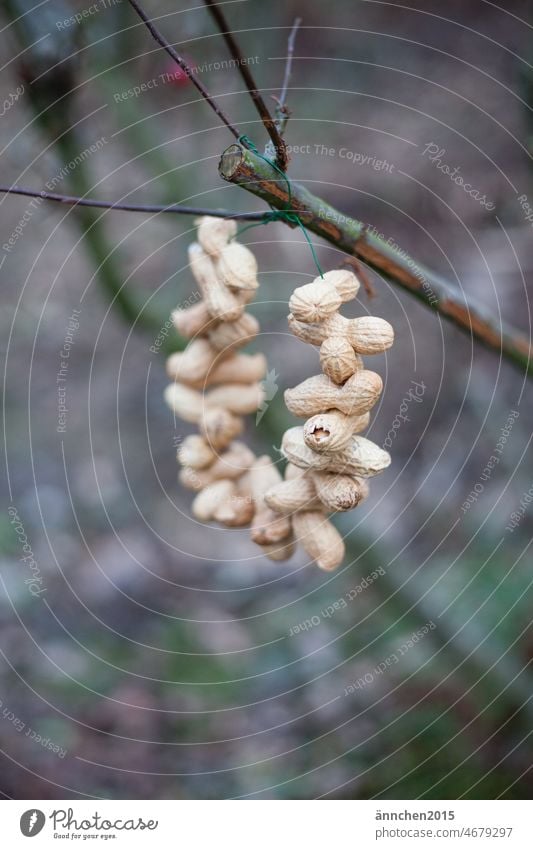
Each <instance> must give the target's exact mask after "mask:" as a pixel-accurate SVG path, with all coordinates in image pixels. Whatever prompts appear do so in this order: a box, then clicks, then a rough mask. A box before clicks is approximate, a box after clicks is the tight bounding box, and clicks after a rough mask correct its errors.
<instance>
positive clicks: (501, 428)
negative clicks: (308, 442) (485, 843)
mask: <svg viewBox="0 0 533 849" xmlns="http://www.w3.org/2000/svg"><path fill="white" fill-rule="evenodd" d="M146 5H147V10H148V12H149V14H150V15H151V16H153V17H154V18H155V19H157V24H158V26H159V27H160V29H161V30H162V31H163V32H164V33H165V35H166V36H167V37H168V39H169V40H170V41H171V42H172V43H173V44H175V45H176V46H177V49H178V50H179V51H181V52H183V54H184V55H185V56H186V57H187V58H188V60H189V62H190V63H191V64H192V65H193V66H194V67H195V68H196V69H197V73H198V74H199V75H201V79H202V81H203V82H204V83H205V85H206V86H207V87H208V89H209V90H210V91H211V92H212V93H213V94H214V95H217V96H219V97H220V103H221V104H222V105H223V108H224V110H225V111H226V112H227V113H228V114H229V115H230V116H231V118H232V120H233V121H234V122H235V123H236V124H237V125H238V127H239V128H240V129H241V130H242V131H243V132H245V133H247V134H248V135H249V136H251V137H252V138H253V139H254V141H255V142H256V144H257V145H258V147H260V148H261V147H262V145H264V144H265V143H266V141H267V139H266V137H265V133H264V130H263V128H262V125H261V124H260V122H259V121H258V118H257V116H256V113H255V112H254V109H253V106H252V104H251V102H250V98H249V96H248V95H247V93H246V92H245V91H243V85H242V82H241V80H240V77H239V75H238V72H237V71H236V70H235V69H234V68H231V67H228V64H227V62H228V59H229V56H228V54H227V52H226V49H225V46H224V43H223V41H222V39H221V37H220V35H219V34H218V32H217V31H216V29H215V27H214V24H213V22H212V20H211V18H210V16H209V14H208V12H207V11H206V9H205V8H204V6H203V5H202V4H201V3H199V4H197V6H193V7H188V4H177V6H178V7H176V4H173V3H169V2H163V0H146ZM500 6H501V7H499V6H498V4H497V3H492V2H491V3H489V2H485V0H472V2H470V3H468V4H465V3H463V2H459V0H452V2H450V3H447V4H446V7H445V9H444V7H443V6H442V4H441V3H437V2H436V0H427V1H426V0H424V2H422V0H411V2H410V3H409V4H404V3H396V2H380V0H361V2H353V0H333V2H330V3H328V4H323V3H319V2H317V0H307V2H305V3H304V2H302V0H287V2H285V3H270V4H265V3H258V2H254V0H248V1H247V2H246V1H245V2H230V3H227V4H225V6H224V9H225V12H226V15H227V17H228V19H229V21H230V22H231V24H232V26H233V27H234V28H235V30H236V32H237V35H238V39H239V42H240V45H241V49H242V52H243V54H244V55H245V57H248V58H249V59H250V66H251V70H252V71H253V73H254V75H255V77H256V79H257V81H258V84H259V86H260V88H261V89H262V90H263V92H264V94H265V96H268V95H270V94H273V95H276V94H279V89H280V86H281V81H282V78H283V72H284V66H285V57H286V53H287V37H288V34H289V31H290V27H291V26H292V22H293V20H294V18H295V17H296V16H301V17H302V18H303V23H302V26H301V29H300V31H299V33H298V36H297V42H296V50H295V59H294V65H293V74H292V80H291V86H290V90H289V98H288V103H289V106H290V109H291V110H292V117H291V118H290V121H289V124H288V128H287V131H286V139H287V142H288V144H289V145H290V146H295V150H296V147H297V148H298V149H299V152H294V153H293V156H292V161H291V164H290V171H289V173H290V176H291V177H292V179H295V180H299V181H301V182H303V183H304V184H305V185H307V186H308V187H309V188H310V189H311V190H312V191H313V192H315V193H316V194H319V195H320V196H321V197H323V198H325V199H326V200H327V201H329V202H331V203H333V204H334V205H335V206H336V207H337V208H338V209H340V210H342V212H343V213H345V214H346V215H348V216H353V217H355V218H357V219H360V220H362V221H364V222H367V223H368V224H369V226H371V227H375V228H376V230H377V231H378V232H380V233H383V234H385V237H386V238H391V240H393V241H394V242H395V243H396V244H398V245H399V246H400V247H401V249H402V250H405V251H406V252H407V254H408V255H409V256H412V257H414V258H415V259H416V260H417V261H420V262H422V263H425V264H426V265H427V266H429V267H430V268H432V269H434V270H435V271H437V272H439V273H441V274H442V275H443V276H444V277H446V278H447V279H448V280H450V281H451V282H452V283H454V284H455V285H456V286H459V287H460V288H461V289H462V290H463V291H464V292H465V293H466V294H467V295H468V296H469V297H473V298H476V299H478V301H479V302H481V303H482V304H483V305H484V306H485V307H486V309H487V310H488V311H489V312H490V313H491V314H492V315H493V316H494V318H495V321H496V322H498V321H500V320H505V321H510V322H512V323H514V324H516V325H517V326H518V327H519V328H520V329H521V330H522V331H523V332H524V333H526V334H528V335H529V333H530V318H531V316H530V307H529V298H530V296H531V271H532V267H533V251H532V230H531V226H532V225H531V223H530V222H528V220H527V208H526V207H525V206H524V204H526V203H531V204H533V176H532V175H533V171H532V167H531V139H532V138H533V121H532V118H531V115H532V112H531V106H532V105H533V76H532V74H533V69H532V64H531V63H532V62H533V53H532V51H531V29H532V26H533V17H532V10H531V6H530V5H529V4H527V3H526V2H525V0H524V2H519V0H516V2H513V0H509V2H507V3H505V6H504V5H503V4H500ZM0 50H1V55H2V58H3V63H2V70H1V73H0V87H1V95H0V104H2V105H1V106H0V113H1V116H2V118H1V122H0V145H1V158H2V159H1V161H2V168H1V173H2V182H3V183H5V184H12V183H16V184H19V185H23V186H30V187H33V188H36V189H41V188H45V187H48V189H51V190H52V191H56V192H60V193H64V194H73V195H84V194H88V195H89V196H90V197H97V198H100V199H104V200H119V199H121V200H123V201H127V202H133V201H135V202H139V203H171V202H181V203H188V204H196V205H205V206H209V207H225V208H228V209H239V210H257V209H262V206H261V204H260V203H259V202H258V201H257V200H256V199H255V198H254V197H253V196H252V195H250V194H248V193H246V192H245V191H242V190H241V189H239V188H237V187H234V186H230V185H228V184H225V183H222V181H221V180H220V178H219V176H218V172H217V163H218V159H219V157H220V154H221V152H222V151H223V150H224V149H225V148H226V147H227V146H228V145H229V144H231V143H232V141H233V139H232V137H231V135H230V134H229V133H228V131H227V130H226V129H225V128H224V127H223V126H222V125H221V124H220V123H219V122H218V120H217V118H216V116H215V115H214V114H213V113H212V112H211V111H210V110H209V108H208V107H207V106H206V104H205V103H204V102H202V101H201V100H199V96H198V93H197V91H196V89H194V88H193V87H192V86H191V84H190V83H189V82H188V81H186V80H185V79H184V78H183V76H182V74H181V73H180V72H179V71H176V68H174V67H173V66H172V64H169V61H170V60H168V57H166V56H165V54H164V53H163V52H162V51H161V49H160V48H159V47H158V46H157V44H156V43H155V42H154V41H153V40H152V39H151V37H150V35H149V33H148V32H147V30H146V28H145V27H144V26H143V25H142V24H141V23H140V21H139V19H138V18H137V17H136V16H135V14H134V13H133V12H132V10H131V8H130V7H129V5H128V3H127V2H126V0H95V2H94V3H93V4H91V3H89V2H87V1H86V0H76V2H69V3H68V4H65V3H62V2H55V0H46V2H44V3H38V4H35V2H29V0H6V2H4V3H3V4H2V10H1V18H0ZM143 86H144V87H143ZM134 87H138V88H140V89H141V90H140V91H137V90H136V89H134ZM435 146H436V151H437V152H438V155H436V154H435ZM432 154H433V159H432V158H431V156H432ZM372 159H373V162H371V160H372ZM376 163H381V164H379V167H378V166H376ZM444 164H446V165H447V166H448V173H447V172H446V169H443V168H440V167H439V165H444ZM454 169H458V170H457V171H456V172H455V173H460V174H461V175H462V176H463V177H464V180H465V182H467V183H468V184H469V185H470V186H471V187H472V192H471V193H470V194H469V193H467V192H465V190H464V189H463V188H461V186H460V185H458V184H457V183H456V182H454V181H453V180H452V179H451V178H450V171H453V170H454ZM524 196H525V200H524ZM483 199H484V200H483ZM0 232H1V236H0V243H1V245H2V248H1V250H0V276H1V282H2V293H3V295H2V304H3V309H2V310H1V312H0V323H1V330H2V353H3V355H4V361H5V368H4V385H3V401H4V423H5V444H6V450H5V455H4V462H5V467H6V475H5V476H4V478H3V481H4V482H3V485H2V486H3V502H4V508H3V510H2V512H1V514H0V542H1V552H2V554H1V565H0V576H1V580H2V593H1V597H0V701H1V704H0V750H1V755H0V757H1V770H0V776H1V777H0V791H1V792H2V794H3V795H4V796H5V797H8V798H9V797H15V798H34V799H38V798H43V799H46V798H91V797H96V798H139V799H142V798H157V799H169V798H196V799H212V798H242V797H245V798H276V799H278V798H279V799H310V798H316V797H325V798H388V799H401V798H405V799H414V798H442V799H445V798H459V797H460V798H473V799H476V798H497V797H498V798H499V797H502V798H509V799H513V798H517V799H518V798H527V797H528V795H530V794H531V790H532V781H531V773H530V769H531V766H532V758H531V747H530V744H529V740H530V735H531V731H532V722H533V702H532V689H531V684H532V674H531V671H530V663H531V660H532V657H533V633H532V631H531V628H530V621H531V553H530V543H531V533H532V526H533V522H532V519H533V469H532V464H531V462H530V459H529V453H528V447H529V443H530V440H531V435H532V427H531V420H532V415H531V414H532V413H533V406H532V403H531V383H529V382H528V380H527V378H526V377H525V375H524V374H523V373H521V371H520V369H517V368H515V367H513V366H512V365H509V364H508V363H506V362H504V361H501V360H500V358H499V357H498V355H497V354H495V353H493V352H489V351H485V350H483V349H482V348H481V347H480V346H479V345H477V344H474V343H473V341H472V340H471V339H470V338H469V336H468V334H465V333H463V332H461V331H459V330H458V329H456V328H455V327H454V326H452V325H450V324H448V323H446V322H443V321H441V320H440V318H439V316H438V315H437V314H435V313H433V312H432V311H431V310H429V309H427V308H426V307H424V306H422V305H420V304H419V303H417V302H416V301H415V299H413V298H412V297H410V296H409V295H407V294H405V293H404V292H402V291H401V290H399V289H398V288H397V287H394V286H392V285H391V284H390V283H388V282H387V281H386V280H384V279H380V277H379V276H378V275H376V274H373V273H372V274H370V277H371V280H372V284H373V287H374V289H375V293H376V296H375V298H373V299H369V298H368V296H367V295H365V293H364V292H363V293H362V294H361V295H360V298H359V300H358V302H357V304H355V305H350V306H349V308H348V309H347V310H346V313H345V314H347V315H354V316H355V315H363V314H365V313H372V314H376V315H380V316H382V317H384V318H386V319H388V320H389V321H391V322H392V323H393V324H394V327H395V330H396V343H395V345H394V347H393V349H391V351H389V352H388V353H387V355H386V356H385V355H383V356H381V357H377V358H374V359H373V360H372V368H374V369H375V370H377V371H379V373H380V374H381V375H382V377H383V379H384V382H385V389H384V393H383V397H382V401H381V403H380V405H379V407H376V408H375V415H373V419H372V425H371V428H370V431H369V434H368V435H369V437H370V438H371V439H373V440H374V441H375V442H376V443H377V444H379V445H384V444H388V443H386V440H387V439H389V441H392V447H391V449H390V450H391V453H392V456H393V463H392V465H391V467H390V468H389V469H388V470H387V472H386V473H385V474H383V475H381V476H380V477H378V478H376V479H374V480H373V481H372V485H371V497H370V498H369V499H368V501H367V502H366V503H365V504H364V505H363V506H362V507H360V508H359V509H358V510H357V511H356V512H355V513H351V514H345V515H343V516H340V517H337V518H336V519H335V523H336V524H337V527H338V528H339V529H340V530H341V531H342V532H343V534H345V535H346V543H347V546H348V555H347V557H346V560H345V563H344V564H343V566H342V567H341V568H340V569H339V570H338V571H337V572H335V573H333V574H328V573H323V572H320V571H319V570H318V569H317V568H316V567H314V566H312V565H309V564H308V563H307V559H306V558H305V556H304V555H303V553H298V554H297V555H296V556H295V557H294V558H293V559H292V560H290V561H288V562H287V563H282V564H280V563H272V562H270V561H268V560H266V559H264V558H263V557H262V556H261V555H259V554H258V553H257V550H256V548H255V547H254V546H253V544H252V543H251V542H250V540H249V537H248V533H247V532H246V531H245V530H242V531H241V530H232V531H230V530H223V531H222V530H221V529H220V528H218V527H215V526H213V527H211V526H200V525H199V524H198V523H196V522H195V521H194V520H193V519H192V518H191V516H190V511H189V508H190V501H191V494H190V493H189V492H186V491H184V490H182V489H181V488H180V487H179V486H178V484H177V468H176V462H175V451H176V446H177V445H178V444H179V442H180V440H181V439H182V438H183V435H184V434H186V433H188V432H190V431H191V429H190V428H189V426H185V425H182V424H180V423H179V422H176V421H174V419H173V417H172V415H171V413H170V412H169V410H168V409H167V408H166V407H165V404H164V402H163V399H162V394H163V390H164V387H165V385H166V383H167V378H166V375H165V367H164V365H165V355H166V353H168V352H169V351H172V350H177V349H179V347H180V344H182V343H181V341H180V340H179V339H178V337H177V335H176V334H175V332H174V331H173V330H169V316H170V312H171V310H172V309H173V308H175V307H176V306H177V305H180V304H181V305H183V304H185V303H186V302H187V299H188V298H190V296H191V293H194V291H195V284H194V282H193V279H192V276H191V273H190V271H189V270H188V268H187V252H186V248H187V245H188V244H189V243H190V242H191V241H192V240H193V238H194V222H193V220H192V219H190V218H186V217H181V216H174V215H138V214H133V213H128V212H119V211H107V212H106V211H102V210H91V209H81V208H78V209H73V208H70V207H64V206H60V205H58V204H52V203H47V202H45V201H43V202H40V201H38V200H37V201H35V200H33V201H32V200H31V199H30V198H27V197H15V196H7V195H3V196H2V197H1V199H0ZM242 239H243V241H244V242H245V243H246V244H248V245H250V246H251V247H252V249H253V250H254V252H255V253H256V256H257V258H258V262H259V267H260V282H261V288H260V290H259V296H258V298H257V303H256V304H255V305H253V307H252V311H253V312H254V314H255V315H256V316H257V318H258V319H259V320H260V322H261V328H262V333H261V335H260V336H259V338H258V339H257V340H256V341H255V342H254V344H253V345H252V346H250V348H251V349H253V350H263V351H265V352H266V353H267V355H268V359H269V367H270V368H271V369H274V370H275V372H276V386H277V388H278V391H277V393H273V394H274V398H273V399H272V401H271V403H270V405H269V407H268V410H267V413H266V414H265V416H264V417H263V419H262V420H261V422H260V424H259V426H258V427H256V426H255V424H254V422H253V421H252V422H251V423H250V425H249V428H248V432H247V440H248V441H249V443H250V444H251V445H252V446H253V448H254V450H255V451H256V452H258V453H262V452H265V451H266V452H268V453H270V454H272V455H274V456H275V449H276V447H278V446H279V444H280V438H281V434H282V432H283V430H284V429H285V428H286V427H287V426H290V425H291V424H294V423H295V422H294V420H293V419H292V418H291V417H290V415H289V414H288V413H287V411H286V410H285V408H284V405H283V392H282V390H283V389H284V388H286V387H288V386H293V385H294V384H296V383H297V382H299V381H300V380H303V379H305V378H306V377H308V376H310V375H311V374H314V373H316V372H317V371H318V353H317V352H316V351H315V350H314V349H312V348H311V347H309V346H304V345H303V344H302V343H300V342H298V340H296V339H294V338H293V337H291V336H290V335H289V333H288V329H287V324H286V315H287V312H288V309H287V300H288V297H289V295H290V293H291V291H292V289H293V288H294V287H295V286H297V285H302V284H303V283H305V282H308V281H310V280H311V279H313V278H314V277H315V275H316V270H315V267H314V263H313V259H312V256H311V253H310V251H309V248H308V246H307V245H306V243H305V240H304V238H303V235H302V234H301V232H298V231H296V230H292V229H289V228H287V227H285V226H284V225H283V224H281V223H276V224H269V225H267V226H260V227H255V228H253V229H250V230H248V231H247V232H246V233H243V236H242ZM314 242H315V247H316V251H317V254H318V258H319V261H320V263H321V264H322V266H323V267H324V268H334V267H336V266H337V265H338V264H339V263H340V262H341V261H342V258H343V257H342V254H340V253H339V252H338V251H337V250H335V249H334V248H333V247H332V246H329V245H326V244H325V243H322V242H320V241H319V240H316V239H315V240H314ZM65 353H66V354H68V356H65ZM65 363H66V365H65ZM417 386H418V391H417V390H416V387H417ZM414 395H416V396H417V397H416V398H414V397H413V396H414ZM405 405H407V413H406V406H405ZM400 410H402V411H403V415H404V419H402V422H401V426H400V427H396V429H394V428H393V423H394V421H395V418H396V417H397V415H398V413H399V412H400ZM251 418H253V417H251ZM389 434H391V435H390V436H389ZM495 457H496V458H497V460H494V458H495ZM491 458H493V459H492V460H491ZM413 635H417V636H416V637H413Z"/></svg>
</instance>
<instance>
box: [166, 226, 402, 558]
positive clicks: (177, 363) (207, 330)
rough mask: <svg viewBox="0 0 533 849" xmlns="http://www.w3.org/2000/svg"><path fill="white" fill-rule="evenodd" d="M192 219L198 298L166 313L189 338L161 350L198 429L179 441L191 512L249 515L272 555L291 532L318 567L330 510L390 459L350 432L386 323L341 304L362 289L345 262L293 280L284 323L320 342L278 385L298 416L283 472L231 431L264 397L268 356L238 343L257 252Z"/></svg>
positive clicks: (182, 406) (179, 402)
mask: <svg viewBox="0 0 533 849" xmlns="http://www.w3.org/2000/svg"><path fill="white" fill-rule="evenodd" d="M197 226H198V230H197V238H198V241H197V242H194V243H193V244H192V245H190V247H189V260H190V266H191V270H192V273H193V275H194V277H195V279H196V282H197V283H198V286H199V289H200V292H201V295H202V300H201V301H199V302H198V303H196V304H194V306H192V307H189V308H187V309H179V310H175V311H174V313H173V314H172V319H173V322H174V325H175V327H176V328H177V330H178V331H179V333H180V334H181V335H182V336H184V337H185V338H187V339H189V340H190V341H189V343H188V345H187V347H186V349H185V350H184V351H183V352H180V353H176V354H172V355H171V356H170V357H169V358H168V360H167V373H168V375H169V377H170V378H172V381H173V382H172V383H171V384H170V385H169V386H168V387H167V388H166V390H165V399H166V401H167V403H168V405H169V406H170V407H171V409H172V410H173V411H174V413H175V414H176V415H177V416H179V417H180V418H182V419H183V420H184V421H186V422H190V423H193V424H196V425H197V426H198V429H199V433H198V434H193V435H191V436H188V437H186V438H185V439H184V440H183V442H182V444H181V446H180V448H179V449H178V461H179V463H180V465H181V466H182V469H181V472H180V476H179V477H180V481H181V483H182V484H183V486H185V487H187V488H188V489H191V490H193V491H195V492H196V493H197V495H196V496H195V498H194V500H193V503H192V512H193V515H194V516H195V518H196V519H198V520H199V521H201V522H210V521H213V520H214V521H217V522H219V523H221V524H222V525H224V526H226V527H246V526H248V525H250V527H251V538H252V541H253V542H254V543H256V544H257V545H259V546H260V547H261V549H262V551H263V553H264V554H265V555H266V556H267V557H269V558H270V559H272V560H285V559H287V558H288V557H290V556H291V555H292V553H293V552H294V550H295V547H296V542H299V543H301V545H302V546H303V548H304V550H305V551H306V553H307V554H308V555H309V557H311V558H312V559H313V560H316V562H317V565H318V566H319V567H320V568H322V569H326V570H331V569H335V568H336V567H337V566H339V565H340V563H341V562H342V560H343V558H344V553H345V547H344V543H343V540H342V537H341V535H340V534H339V532H338V531H337V530H336V528H335V527H334V525H333V524H332V523H331V522H330V521H329V519H328V516H327V514H329V513H334V512H339V511H346V510H351V509H353V508H354V507H357V505H358V504H360V503H361V502H362V501H363V500H364V499H365V498H366V497H367V495H368V484H367V481H366V479H367V478H369V477H372V476H374V475H376V474H378V473H379V472H381V471H383V470H384V469H385V468H386V467H387V466H388V465H389V463H390V456H389V454H388V453H387V452H386V451H383V450H382V449H381V448H379V447H378V446H377V445H375V444H374V443H373V442H370V440H368V439H365V438H364V437H362V436H359V435H358V434H359V433H360V432H361V431H362V430H364V429H365V428H366V427H368V424H369V419H370V415H369V411H370V409H371V408H372V407H373V406H374V404H375V403H376V401H377V399H378V398H379V395H380V394H381V390H382V381H381V378H380V377H379V375H378V374H376V373H375V372H372V371H369V370H367V369H365V368H364V366H363V361H362V359H361V354H365V355H367V354H376V353H380V352H382V351H385V350H387V349H388V348H390V346H391V345H392V343H393V341H394V333H393V329H392V327H391V325H390V324H389V323H388V322H386V321H384V320H383V319H380V318H377V317H373V316H366V317H363V318H355V319H347V318H345V317H344V316H342V315H341V314H340V313H339V308H340V307H341V305H342V304H343V303H346V302H348V301H350V300H352V299H353V298H355V297H356V295H357V292H358V290H359V281H358V280H357V277H356V276H355V275H354V274H353V272H351V271H348V270H335V271H329V272H326V273H325V274H324V275H323V277H320V278H317V279H316V280H315V281H314V282H313V283H309V284H307V285H305V286H301V287H299V288H297V289H295V291H294V292H293V294H292V296H291V298H290V301H289V307H290V310H291V313H290V315H289V327H290V329H291V331H292V333H294V335H295V336H297V337H298V338H300V339H302V340H303V341H304V342H308V343H310V344H311V345H319V346H320V363H321V366H322V372H323V373H322V374H319V375H316V376H315V377H311V378H309V379H308V380H305V381H303V383H301V384H299V385H298V386H296V387H294V388H293V389H288V390H286V392H285V403H286V405H287V408H288V409H289V411H290V412H291V413H293V414H294V415H295V416H297V417H301V418H306V422H305V424H304V425H303V426H302V427H292V428H289V430H287V431H286V433H285V434H284V436H283V439H282V444H281V453H282V455H283V456H284V457H285V458H286V460H287V461H288V463H287V467H286V469H285V476H284V479H282V476H281V474H280V472H279V470H278V468H277V465H275V464H274V463H273V461H272V460H271V459H270V457H268V456H267V455H264V456H261V457H255V455H254V454H253V452H252V451H251V450H250V449H249V448H248V447H247V446H246V445H245V444H244V443H243V442H241V441H239V440H237V439H236V437H238V436H239V435H240V434H241V433H242V431H243V427H244V422H243V416H245V415H249V414H251V413H254V412H256V411H257V410H258V409H259V408H260V407H261V405H262V403H263V401H264V396H265V393H264V389H263V385H262V382H261V381H262V380H263V378H264V377H265V375H266V370H267V363H266V359H265V357H264V356H263V355H262V354H246V353H242V352H241V351H240V350H239V349H240V348H241V347H243V346H244V345H246V344H247V343H248V342H249V341H251V340H252V339H253V338H254V337H255V336H256V335H257V333H258V332H259V324H258V322H257V320H256V319H255V318H254V316H252V315H251V314H250V313H248V312H247V311H246V305H247V304H249V303H250V302H251V301H252V299H253V297H254V293H255V291H256V289H257V288H258V282H257V263H256V260H255V257H254V255H253V254H252V252H251V251H250V250H249V249H248V248H247V247H245V246H244V245H242V244H240V243H239V242H237V241H235V238H234V237H235V235H236V232H237V227H236V224H235V222H234V221H231V220H228V219H221V218H214V217H207V216H206V217H204V218H201V219H199V220H198V221H197Z"/></svg>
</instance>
